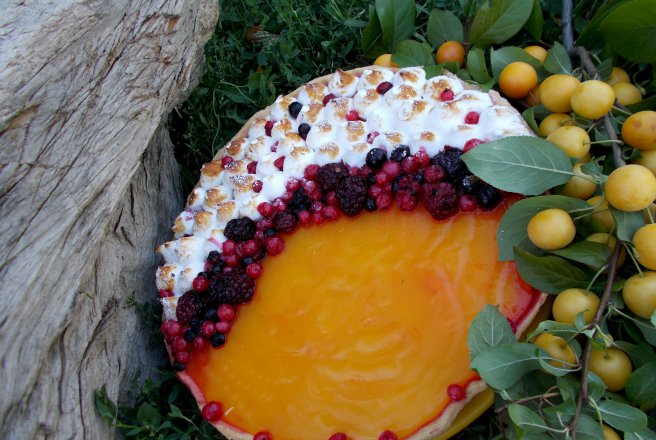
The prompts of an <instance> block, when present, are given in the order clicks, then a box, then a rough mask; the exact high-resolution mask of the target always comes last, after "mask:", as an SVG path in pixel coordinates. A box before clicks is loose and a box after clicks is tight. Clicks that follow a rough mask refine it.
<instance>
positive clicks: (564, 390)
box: [556, 374, 581, 402]
mask: <svg viewBox="0 0 656 440" xmlns="http://www.w3.org/2000/svg"><path fill="white" fill-rule="evenodd" d="M556 384H558V389H559V390H560V394H561V395H562V396H563V400H564V401H566V402H567V401H570V402H575V401H576V398H577V397H578V395H579V388H580V386H581V383H580V382H579V381H578V380H577V379H576V378H575V377H574V375H572V374H568V375H567V376H563V377H559V378H557V379H556Z"/></svg>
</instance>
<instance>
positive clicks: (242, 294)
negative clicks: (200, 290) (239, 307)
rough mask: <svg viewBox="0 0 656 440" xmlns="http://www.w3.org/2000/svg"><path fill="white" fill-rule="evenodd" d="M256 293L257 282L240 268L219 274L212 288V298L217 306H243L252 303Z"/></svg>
mask: <svg viewBox="0 0 656 440" xmlns="http://www.w3.org/2000/svg"><path fill="white" fill-rule="evenodd" d="M254 293H255V281H253V279H252V278H251V277H249V276H248V275H246V272H244V270H243V269H239V268H233V269H232V270H231V271H230V272H223V273H221V274H219V275H218V276H217V277H216V278H215V279H214V280H213V281H212V285H211V286H210V297H211V298H212V301H214V303H217V304H243V303H245V302H248V301H250V300H251V299H252V298H253V294H254ZM217 313H218V312H217Z"/></svg>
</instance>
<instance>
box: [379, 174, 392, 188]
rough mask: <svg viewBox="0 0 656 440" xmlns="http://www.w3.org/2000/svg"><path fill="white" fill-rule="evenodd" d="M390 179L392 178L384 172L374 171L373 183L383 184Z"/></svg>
mask: <svg viewBox="0 0 656 440" xmlns="http://www.w3.org/2000/svg"><path fill="white" fill-rule="evenodd" d="M390 180H392V179H391V178H390V177H389V176H388V175H387V174H386V173H384V172H382V171H381V172H379V173H376V178H375V184H376V185H378V186H379V187H380V186H383V185H385V184H386V183H388V182H389V181H390Z"/></svg>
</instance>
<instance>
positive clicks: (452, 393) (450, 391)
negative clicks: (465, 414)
mask: <svg viewBox="0 0 656 440" xmlns="http://www.w3.org/2000/svg"><path fill="white" fill-rule="evenodd" d="M446 394H447V395H448V396H449V399H451V400H453V401H454V402H460V401H461V400H462V399H464V398H465V397H467V393H466V392H465V389H464V388H463V387H461V386H460V385H457V384H451V385H449V387H448V388H447V389H446Z"/></svg>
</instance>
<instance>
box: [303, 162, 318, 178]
mask: <svg viewBox="0 0 656 440" xmlns="http://www.w3.org/2000/svg"><path fill="white" fill-rule="evenodd" d="M319 168H320V167H319V165H317V164H311V165H308V166H306V167H305V170H304V171H303V177H305V178H306V179H307V180H314V179H315V178H316V177H317V172H318V171H319Z"/></svg>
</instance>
